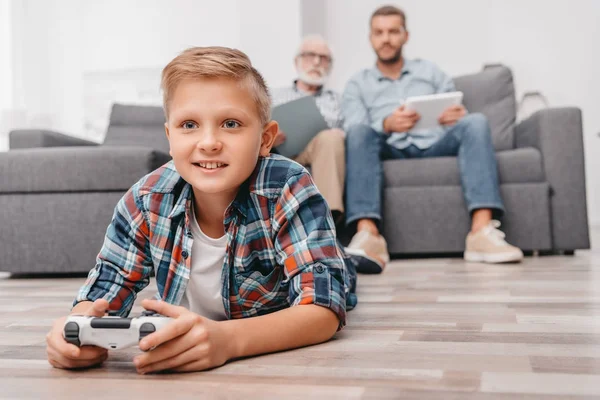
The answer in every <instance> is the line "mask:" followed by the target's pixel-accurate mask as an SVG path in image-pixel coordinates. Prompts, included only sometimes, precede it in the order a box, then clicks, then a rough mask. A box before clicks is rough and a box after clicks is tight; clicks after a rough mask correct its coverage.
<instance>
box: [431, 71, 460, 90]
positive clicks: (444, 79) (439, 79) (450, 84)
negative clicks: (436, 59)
mask: <svg viewBox="0 0 600 400" xmlns="http://www.w3.org/2000/svg"><path fill="white" fill-rule="evenodd" d="M433 68H434V71H433V79H434V84H435V89H436V90H435V92H436V93H448V92H455V91H456V87H455V86H454V81H453V80H452V78H451V77H450V76H449V75H447V74H446V73H445V72H444V71H442V70H441V69H440V68H438V67H437V66H435V65H434V67H433Z"/></svg>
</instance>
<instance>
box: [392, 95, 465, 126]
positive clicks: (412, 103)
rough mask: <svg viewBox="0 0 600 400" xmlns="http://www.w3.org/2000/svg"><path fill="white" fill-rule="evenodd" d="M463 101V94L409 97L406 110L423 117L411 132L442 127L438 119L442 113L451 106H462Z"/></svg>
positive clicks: (405, 103)
mask: <svg viewBox="0 0 600 400" xmlns="http://www.w3.org/2000/svg"><path fill="white" fill-rule="evenodd" d="M462 99H463V93H462V92H449V93H438V94H429V95H426V96H413V97H408V98H407V99H406V101H405V102H404V105H405V106H406V108H407V109H408V110H415V111H416V112H417V113H418V114H419V115H420V116H421V119H419V121H417V123H416V124H415V126H414V127H413V128H412V129H411V132H415V131H425V130H429V129H433V128H437V127H440V123H439V122H438V119H439V118H440V115H442V112H444V110H445V109H446V108H448V107H450V106H453V105H457V104H462Z"/></svg>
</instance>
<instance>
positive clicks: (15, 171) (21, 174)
mask: <svg viewBox="0 0 600 400" xmlns="http://www.w3.org/2000/svg"><path fill="white" fill-rule="evenodd" d="M170 159H171V157H170V156H169V154H166V153H163V152H160V151H158V150H155V149H152V148H149V147H139V146H138V147H133V146H120V147H111V146H98V147H89V146H88V147H54V148H40V149H19V150H14V151H8V152H5V153H0V171H2V174H3V175H2V178H3V179H2V180H1V181H0V193H3V194H15V193H73V192H88V193H89V192H105V191H123V192H125V191H127V189H129V188H130V187H131V185H133V184H134V183H136V182H137V181H138V180H139V179H140V178H142V177H143V176H144V175H146V174H148V173H149V172H152V171H153V170H155V169H156V168H158V167H160V166H161V165H163V164H165V163H166V162H168V161H169V160H170Z"/></svg>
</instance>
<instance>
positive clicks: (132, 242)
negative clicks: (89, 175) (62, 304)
mask: <svg viewBox="0 0 600 400" xmlns="http://www.w3.org/2000/svg"><path fill="white" fill-rule="evenodd" d="M135 188H136V186H134V187H133V188H131V189H129V191H127V193H125V195H124V196H123V197H122V198H121V200H120V201H119V203H118V204H117V206H116V207H115V211H114V214H113V218H112V220H111V222H110V225H109V226H108V229H107V231H106V236H105V238H104V244H103V245H102V249H101V250H100V253H99V254H98V257H97V259H96V267H95V268H94V269H92V270H91V271H90V273H89V275H88V278H87V280H86V282H85V284H84V285H83V286H82V287H81V289H80V290H79V293H78V295H77V298H76V299H75V302H74V305H75V307H78V306H79V303H81V302H85V301H94V300H97V299H105V300H107V301H108V302H109V303H110V309H111V310H119V314H120V315H121V316H125V315H127V314H128V313H129V311H130V310H131V307H132V306H133V303H134V300H135V295H136V293H137V292H139V291H140V290H142V289H143V288H144V287H146V286H147V285H148V283H149V279H150V274H151V272H152V260H151V257H150V254H149V240H148V236H149V229H148V224H147V222H146V220H145V218H144V214H143V212H142V210H141V205H140V204H139V198H138V196H137V195H136V190H135Z"/></svg>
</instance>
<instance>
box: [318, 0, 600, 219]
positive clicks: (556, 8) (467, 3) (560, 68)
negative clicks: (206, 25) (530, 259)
mask: <svg viewBox="0 0 600 400" xmlns="http://www.w3.org/2000/svg"><path fill="white" fill-rule="evenodd" d="M388 3H391V2H389V1H387V2H386V1H377V0H360V1H359V0H326V13H327V29H326V36H327V38H328V39H329V40H330V42H331V44H332V46H333V48H334V49H335V51H336V53H335V55H334V57H335V60H336V65H335V66H334V68H335V70H334V76H333V77H332V80H331V86H332V87H333V88H336V89H338V90H342V89H343V86H344V83H345V82H346V80H347V79H348V78H349V77H350V76H351V75H352V74H353V73H354V72H356V71H357V70H359V69H360V68H363V67H369V66H371V65H373V63H374V62H375V57H374V54H373V51H372V49H371V48H370V45H369V42H368V28H369V17H370V15H371V13H372V12H373V11H374V10H375V9H376V8H377V7H378V6H380V5H383V4H388ZM396 4H398V6H400V7H401V8H403V9H404V10H405V11H406V13H407V25H408V30H409V31H410V35H411V36H410V40H409V43H408V44H407V45H406V49H405V54H406V56H407V57H409V58H411V57H421V58H426V59H430V60H433V61H435V62H436V63H437V64H438V65H439V66H440V67H442V68H443V69H444V70H445V71H447V72H448V73H449V74H451V75H460V74H467V73H471V72H475V71H478V70H479V69H480V68H481V66H482V65H483V64H485V63H489V62H502V63H504V64H506V65H508V66H510V67H511V68H512V70H513V74H514V78H515V85H516V90H517V97H518V99H520V98H521V96H522V94H523V93H524V92H525V91H529V90H540V91H542V92H543V93H544V94H545V95H546V96H547V98H548V100H549V102H550V104H551V105H552V106H557V107H561V106H577V107H580V108H581V109H582V110H583V116H584V141H585V157H586V173H587V190H588V211H589V215H590V220H591V222H592V224H595V225H600V138H599V137H598V136H597V133H598V132H600V112H599V110H600V109H599V107H600V74H598V71H599V70H600V52H599V51H598V50H597V49H598V43H597V41H598V39H599V38H600V31H599V28H598V23H597V21H598V20H600V2H599V1H597V0H578V1H569V2H567V1H566V0H560V1H552V2H548V1H542V0H454V1H452V2H448V1H444V0H427V1H423V0H403V1H402V2H396Z"/></svg>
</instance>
